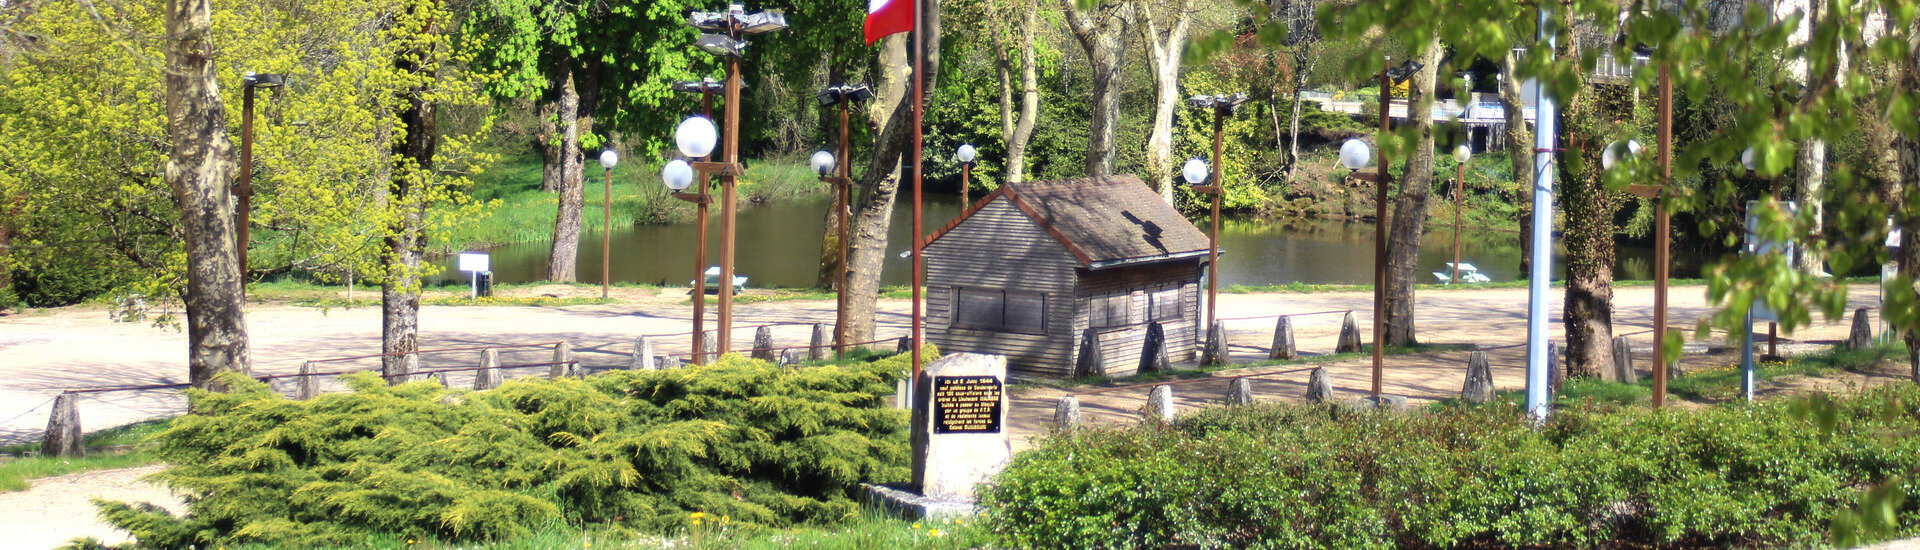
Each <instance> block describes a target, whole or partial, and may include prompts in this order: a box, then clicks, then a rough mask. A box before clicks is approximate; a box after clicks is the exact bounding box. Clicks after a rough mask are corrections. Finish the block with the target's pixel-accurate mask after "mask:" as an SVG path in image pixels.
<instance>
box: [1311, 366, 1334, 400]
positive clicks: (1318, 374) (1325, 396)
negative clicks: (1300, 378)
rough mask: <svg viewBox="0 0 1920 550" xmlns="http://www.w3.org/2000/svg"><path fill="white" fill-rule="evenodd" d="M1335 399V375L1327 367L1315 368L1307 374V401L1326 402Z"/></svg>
mask: <svg viewBox="0 0 1920 550" xmlns="http://www.w3.org/2000/svg"><path fill="white" fill-rule="evenodd" d="M1332 400H1333V375H1332V374H1329V373H1327V368H1326V367H1320V368H1317V369H1313V374H1311V375H1308V376H1307V402H1308V403H1326V402H1329V401H1332Z"/></svg>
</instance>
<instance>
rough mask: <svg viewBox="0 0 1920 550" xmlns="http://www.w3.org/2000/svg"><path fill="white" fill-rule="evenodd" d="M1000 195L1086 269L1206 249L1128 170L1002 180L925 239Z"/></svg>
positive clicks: (942, 232)
mask: <svg viewBox="0 0 1920 550" xmlns="http://www.w3.org/2000/svg"><path fill="white" fill-rule="evenodd" d="M1001 199H1005V200H1008V201H1010V202H1011V203H1012V204H1013V205H1014V207H1016V208H1018V209H1019V210H1020V211H1021V212H1022V213H1025V214H1026V215H1027V217H1028V218H1029V219H1031V220H1033V223H1034V225H1036V226H1039V228H1040V229H1041V230H1042V231H1045V232H1046V233H1047V234H1048V235H1050V236H1052V237H1053V238H1054V240H1056V241H1059V242H1060V244H1061V245H1062V246H1065V247H1066V249H1067V251H1068V252H1069V253H1071V254H1073V257H1074V259H1076V260H1079V261H1080V264H1081V265H1082V266H1083V267H1086V268H1089V269H1101V268H1106V267H1115V266H1120V265H1129V264H1136V263H1145V262H1153V261H1161V260H1172V259H1179V258H1189V257H1194V256H1197V255H1200V254H1205V253H1206V252H1207V249H1208V244H1207V235H1206V234H1205V233H1201V232H1200V230H1199V229H1198V228H1196V227H1194V226H1193V224H1192V223H1191V222H1188V221H1187V219H1186V218H1185V217H1182V216H1181V215H1180V212H1179V211H1177V210H1174V209H1173V206H1171V205H1168V204H1167V203H1166V201H1163V200H1160V194H1159V193H1155V192H1154V191H1153V189H1152V188H1150V187H1147V184H1146V183H1144V182H1142V181H1140V178H1138V177H1135V176H1131V175H1122V176H1106V177H1088V178H1075V179H1068V180H1057V181H1046V182H1030V183H1009V184H1002V185H1001V186H1000V189H999V190H996V191H994V192H993V193H992V194H990V195H987V197H986V198H983V199H981V200H980V202H979V203H977V204H975V205H974V206H973V208H972V209H969V210H967V211H966V212H965V213H963V214H961V215H960V217H957V218H954V220H953V221H952V222H949V223H948V224H947V225H946V227H942V228H940V230H939V231H937V232H935V233H934V234H933V236H931V237H930V238H928V239H927V243H928V244H931V243H933V242H934V241H936V240H938V239H940V237H942V236H945V235H946V234H947V232H948V231H951V230H953V228H955V227H958V226H959V225H960V224H962V223H965V222H966V220H967V219H968V218H970V217H972V216H973V213H974V212H978V211H980V209H981V208H983V207H985V206H986V205H988V204H990V203H992V202H993V201H995V200H1001Z"/></svg>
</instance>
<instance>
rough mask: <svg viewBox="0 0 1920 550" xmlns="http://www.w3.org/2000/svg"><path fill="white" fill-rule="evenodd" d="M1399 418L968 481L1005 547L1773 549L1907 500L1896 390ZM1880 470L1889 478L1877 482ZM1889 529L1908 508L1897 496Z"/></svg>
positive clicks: (1239, 435)
mask: <svg viewBox="0 0 1920 550" xmlns="http://www.w3.org/2000/svg"><path fill="white" fill-rule="evenodd" d="M1833 403H1835V404H1837V405H1838V407H1837V408H1836V410H1835V412H1837V413H1838V414H1837V415H1835V416H1836V417H1837V421H1836V422H1833V423H1832V426H1833V428H1832V430H1830V431H1829V430H1826V429H1822V428H1821V427H1818V426H1816V423H1815V422H1812V421H1809V420H1808V419H1806V418H1805V417H1806V416H1807V415H1805V414H1804V412H1805V409H1806V407H1805V402H1804V401H1803V402H1801V403H1799V409H1798V411H1799V412H1800V413H1801V414H1796V409H1795V405H1794V404H1791V403H1786V402H1773V403H1760V404H1754V405H1745V404H1738V405H1723V406H1716V407H1711V408H1705V409H1700V410H1674V409H1668V410H1664V411H1649V410H1645V409H1621V410H1592V409H1577V408H1576V409H1564V410H1561V411H1557V412H1556V413H1555V414H1554V415H1553V417H1552V419H1551V420H1550V421H1548V422H1547V423H1546V424H1545V425H1543V426H1537V427H1536V426H1535V425H1533V423H1532V422H1531V421H1529V420H1526V419H1525V418H1524V417H1523V416H1522V415H1520V414H1519V412H1518V408H1517V407H1516V406H1513V405H1512V404H1510V403H1506V404H1497V405H1490V406H1482V407H1439V408H1435V409H1428V410H1422V411H1418V412H1410V413H1403V414H1387V413H1362V412H1355V411H1353V410H1351V409H1343V408H1340V407H1337V406H1326V405H1292V406H1289V405H1258V406H1246V407H1231V408H1222V409H1211V410H1207V411H1203V412H1199V413H1196V414H1193V415H1190V416H1186V417H1183V418H1181V419H1179V420H1177V421H1176V422H1174V423H1172V424H1160V423H1157V422H1155V423H1148V424H1143V425H1138V426H1134V427H1127V428H1116V429H1088V430H1082V431H1078V432H1072V433H1057V434H1053V435H1051V436H1049V437H1047V438H1046V439H1044V440H1043V441H1042V442H1041V443H1040V444H1039V446H1038V448H1036V449H1035V450H1032V451H1029V452H1026V453H1023V454H1021V455H1019V456H1018V457H1016V458H1015V459H1014V461H1013V463H1012V464H1011V465H1010V466H1009V468H1008V469H1007V470H1006V471H1005V472H1004V473H1003V474H1002V475H1001V476H1000V477H999V478H998V480H997V483H996V484H994V485H992V486H990V487H987V488H985V489H984V491H983V493H982V498H983V502H984V505H985V506H986V507H987V509H988V515H987V521H988V522H989V524H990V525H991V526H992V528H993V530H994V531H995V532H996V533H997V534H998V535H999V536H1001V537H1002V538H1003V539H1004V540H1005V542H1007V543H1008V545H1009V546H1013V547H1022V548H1155V547H1166V546H1173V547H1194V546H1197V547H1202V548H1223V547H1252V548H1398V547H1411V548H1461V547H1473V548H1478V547H1513V546H1532V547H1581V548H1585V547H1669V548H1684V547H1728V546H1732V547H1774V546H1809V545H1820V544H1823V543H1824V542H1825V541H1826V540H1827V535H1828V527H1829V524H1830V523H1832V522H1833V521H1834V518H1835V517H1836V515H1845V514H1844V513H1843V511H1844V510H1845V509H1846V508H1848V507H1849V506H1851V505H1852V504H1853V503H1854V502H1856V500H1858V499H1860V498H1861V497H1860V495H1861V494H1862V493H1863V491H1864V490H1865V489H1867V488H1869V487H1873V486H1875V485H1877V484H1883V483H1885V484H1888V486H1889V487H1891V488H1893V489H1897V490H1901V491H1904V492H1906V493H1908V494H1911V493H1912V490H1913V487H1911V486H1910V484H1909V482H1907V481H1899V480H1912V479H1915V476H1914V475H1913V474H1914V469H1915V468H1916V467H1920V438H1915V437H1913V436H1914V435H1915V434H1916V433H1917V432H1920V430H1916V428H1920V422H1917V421H1916V412H1915V410H1914V409H1913V408H1912V407H1911V406H1903V405H1902V403H1908V404H1911V403H1920V390H1916V389H1915V388H1914V387H1912V386H1908V385H1900V386H1899V387H1886V388H1880V389H1876V390H1873V391H1870V392H1866V393H1864V394H1861V395H1858V396H1855V397H1851V398H1843V399H1839V400H1837V401H1833ZM1889 480H1894V481H1891V482H1890V483H1889ZM1887 515H1895V516H1897V517H1896V518H1894V520H1895V521H1894V524H1896V525H1897V526H1898V527H1897V528H1895V529H1893V531H1892V533H1890V534H1909V535H1910V534H1911V533H1914V532H1915V529H1914V528H1913V526H1914V525H1915V523H1916V522H1915V519H1917V518H1916V517H1915V515H1916V510H1915V506H1914V505H1913V504H1910V503H1895V505H1894V506H1893V508H1891V509H1889V512H1888V514H1887Z"/></svg>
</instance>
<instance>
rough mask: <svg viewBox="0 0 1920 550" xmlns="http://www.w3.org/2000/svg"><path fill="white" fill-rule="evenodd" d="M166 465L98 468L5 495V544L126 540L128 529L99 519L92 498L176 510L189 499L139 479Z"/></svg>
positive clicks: (1, 496) (0, 543) (0, 522)
mask: <svg viewBox="0 0 1920 550" xmlns="http://www.w3.org/2000/svg"><path fill="white" fill-rule="evenodd" d="M162 468H165V466H163V465H158V464H156V465H151V466H141V467H138V468H122V469H118V470H98V471H92V472H81V473H77V474H67V475H63V476H56V477H49V478H42V479H37V480H34V481H33V487H32V488H29V489H27V490H25V491H18V492H12V493H0V533H4V534H5V535H4V539H3V540H0V548H6V549H15V548H18V549H34V550H40V549H46V548H54V547H57V546H60V545H62V544H66V542H67V541H69V540H72V539H75V538H78V537H94V538H97V539H100V541H101V542H104V543H107V544H118V543H122V542H126V541H127V538H128V537H127V533H126V532H125V531H120V530H118V529H114V528H113V526H110V525H107V524H106V523H105V522H102V521H100V519H99V516H98V515H97V514H95V513H94V507H93V503H92V502H91V501H92V499H96V498H97V499H103V500H117V501H122V502H151V503H153V504H157V505H160V506H161V507H164V508H166V509H167V510H170V511H172V512H174V513H176V514H178V513H183V512H185V511H186V509H187V505H186V503H185V502H183V501H181V500H180V497H179V496H176V495H174V494H173V491H170V490H167V489H166V488H165V487H161V486H158V485H154V484H152V483H147V482H145V481H141V480H140V478H142V477H145V476H147V475H148V474H152V473H155V472H158V471H160V470H161V469H162Z"/></svg>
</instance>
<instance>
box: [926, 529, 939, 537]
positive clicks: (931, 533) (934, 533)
mask: <svg viewBox="0 0 1920 550" xmlns="http://www.w3.org/2000/svg"><path fill="white" fill-rule="evenodd" d="M927 535H929V536H932V537H933V538H936V539H937V538H940V530H939V529H934V530H932V531H928V532H927Z"/></svg>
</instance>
